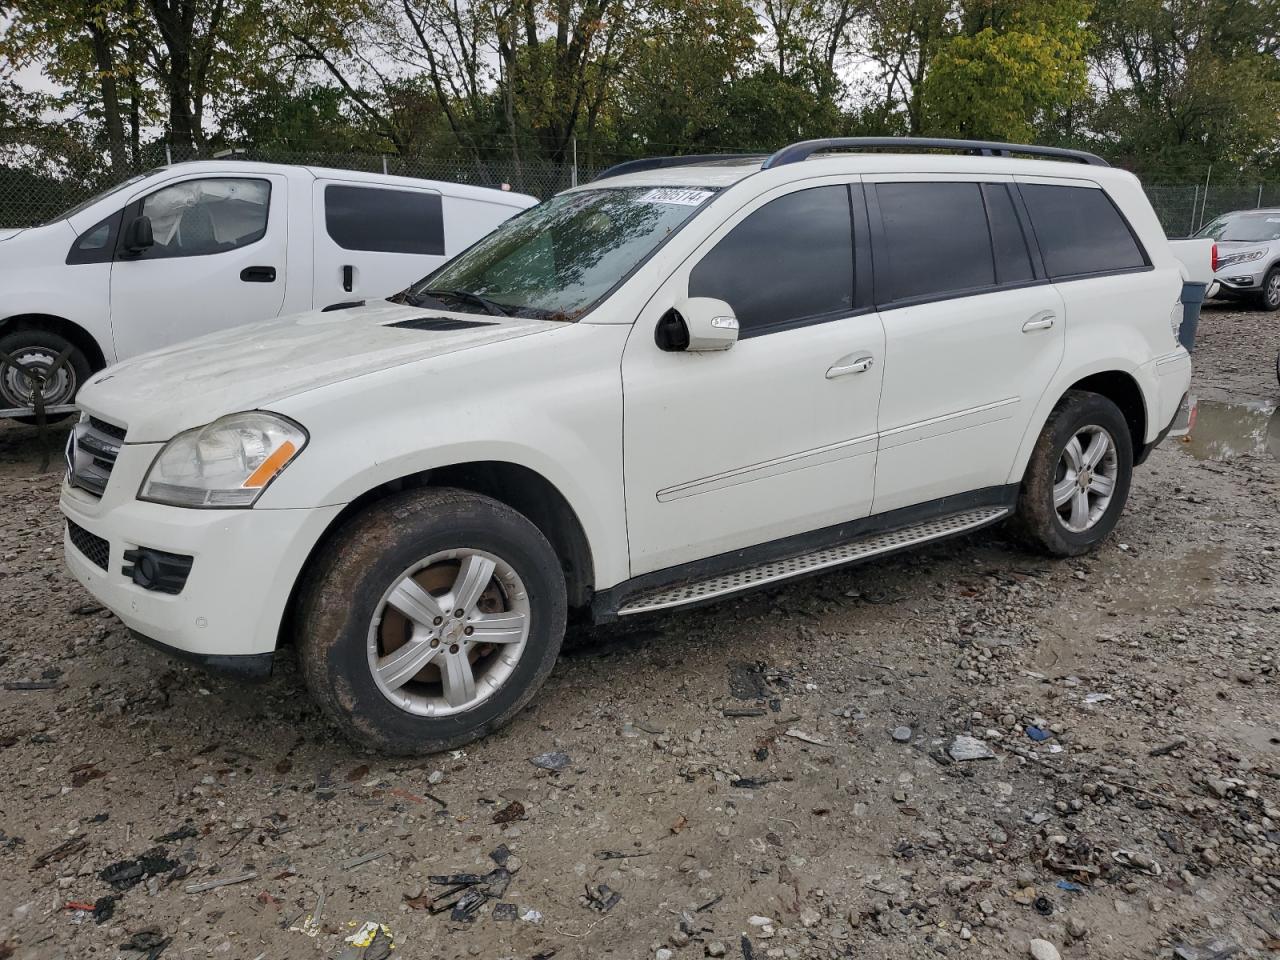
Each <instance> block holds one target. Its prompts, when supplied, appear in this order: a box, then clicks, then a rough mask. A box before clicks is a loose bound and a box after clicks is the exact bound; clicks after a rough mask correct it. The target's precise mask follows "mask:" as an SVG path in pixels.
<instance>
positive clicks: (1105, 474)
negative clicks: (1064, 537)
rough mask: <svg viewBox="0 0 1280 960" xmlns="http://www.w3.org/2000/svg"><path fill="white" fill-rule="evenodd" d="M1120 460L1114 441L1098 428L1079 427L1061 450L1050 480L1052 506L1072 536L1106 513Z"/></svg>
mask: <svg viewBox="0 0 1280 960" xmlns="http://www.w3.org/2000/svg"><path fill="white" fill-rule="evenodd" d="M1119 467H1120V458H1119V457H1118V456H1117V454H1116V444H1115V440H1114V439H1113V438H1112V436H1111V434H1110V433H1108V432H1107V431H1106V430H1105V429H1103V428H1102V427H1098V426H1085V427H1081V428H1080V429H1079V430H1077V431H1076V432H1075V434H1074V435H1073V436H1072V437H1071V439H1070V440H1069V441H1067V445H1066V446H1065V447H1063V449H1062V455H1061V456H1060V457H1059V459H1058V469H1057V474H1056V476H1055V477H1054V481H1053V507H1054V510H1055V511H1056V512H1057V514H1058V520H1059V521H1060V522H1061V523H1062V525H1063V526H1064V527H1066V528H1067V529H1068V530H1070V531H1071V532H1072V533H1084V532H1085V531H1086V530H1088V529H1089V528H1090V527H1092V526H1093V525H1094V524H1096V523H1097V522H1098V521H1099V520H1101V519H1102V515H1103V514H1105V513H1106V512H1107V507H1108V506H1109V505H1110V504H1111V496H1112V494H1113V493H1114V492H1115V488H1116V480H1117V477H1118V475H1119Z"/></svg>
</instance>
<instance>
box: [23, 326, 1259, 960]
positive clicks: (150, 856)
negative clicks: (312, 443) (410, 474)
mask: <svg viewBox="0 0 1280 960" xmlns="http://www.w3.org/2000/svg"><path fill="white" fill-rule="evenodd" d="M1278 322H1280V321H1277V318H1276V316H1275V315H1268V314H1260V313H1249V312H1243V313H1242V312H1231V311H1229V310H1227V309H1225V308H1222V307H1215V306H1212V305H1211V306H1210V307H1208V308H1207V309H1206V312H1205V317H1204V319H1203V321H1202V324H1201V333H1200V350H1199V352H1198V353H1197V370H1196V389H1197V391H1198V392H1199V394H1200V396H1201V398H1202V399H1203V400H1205V401H1206V402H1205V404H1204V406H1203V408H1202V412H1201V419H1200V423H1199V426H1198V427H1197V431H1196V435H1195V437H1194V438H1193V440H1192V441H1191V442H1190V443H1169V444H1167V445H1166V446H1165V447H1162V448H1161V449H1159V450H1158V451H1157V452H1156V453H1155V454H1154V455H1153V457H1152V458H1151V461H1150V462H1149V464H1148V465H1147V466H1146V467H1145V468H1143V469H1141V470H1140V471H1139V472H1138V474H1137V477H1136V480H1135V484H1134V488H1133V493H1132V496H1131V499H1130V502H1129V507H1128V511H1127V512H1126V514H1125V517H1124V519H1123V520H1122V521H1121V523H1120V526H1119V529H1118V531H1117V533H1116V535H1115V536H1114V537H1112V538H1111V540H1110V541H1109V542H1108V543H1107V544H1105V546H1104V547H1103V548H1102V549H1101V550H1100V551H1099V552H1098V553H1097V554H1096V555H1094V556H1091V557H1087V558H1083V559H1080V560H1072V561H1066V562H1051V561H1048V560H1045V559H1043V558H1040V557H1036V556H1032V555H1029V554H1026V553H1023V552H1020V551H1019V550H1017V549H1016V548H1015V547H1013V546H1012V545H1011V544H1010V543H1009V542H1008V541H1007V540H1006V539H1005V538H1004V537H1003V535H1002V534H1001V532H1000V531H999V530H998V529H997V530H994V531H989V532H985V533H982V534H979V535H975V536H971V537H968V538H965V539H960V540H955V541H951V542H947V543H944V544H941V545H938V546H937V547H934V548H931V549H925V550H921V551H917V552H915V553H911V554H905V555H901V556H898V557H896V558H894V559H891V560H889V561H887V562H883V563H879V564H873V565H866V566H862V567H856V568H852V569H849V570H846V571H842V572H837V573H834V574H831V575H828V576H823V577H818V578H814V579H809V580H805V581H802V582H799V583H796V584H794V585H791V586H788V587H786V588H783V589H776V590H772V591H767V592H764V593H757V594H755V595H752V596H749V597H746V598H744V599H740V600H736V601H730V602H725V603H722V604H719V605H717V606H712V607H706V608H702V609H698V610H694V611H688V612H684V613H674V614H670V615H666V616H655V617H652V618H649V619H648V620H646V621H645V622H643V623H636V624H627V625H626V626H625V627H610V628H608V629H597V630H593V631H587V630H581V629H579V630H577V631H575V632H574V633H573V634H572V635H571V637H570V640H569V644H568V648H567V650H566V653H565V655H564V657H563V659H562V661H561V663H560V664H559V666H558V667H557V669H556V672H555V674H554V675H553V676H552V678H551V680H550V682H549V683H548V685H547V688H546V689H545V690H544V691H543V693H542V694H541V696H540V697H539V698H538V699H537V701H536V702H535V705H534V706H533V707H531V708H530V709H529V710H528V711H527V712H526V713H525V714H524V715H523V716H522V717H521V718H519V719H518V720H517V721H516V722H515V723H514V724H513V725H512V726H511V727H509V728H507V729H506V730H504V731H503V732H501V733H499V734H496V735H494V736H492V737H490V738H489V739H488V740H486V741H484V742H482V743H478V744H474V745H472V746H471V747H470V748H468V749H467V750H465V751H459V752H456V753H452V754H448V755H441V756H437V757H434V758H430V759H428V760H426V761H422V762H404V761H389V760H386V759H383V758H380V757H378V756H373V755H369V754H365V753H362V752H361V751H359V750H357V749H355V748H353V747H352V746H351V745H350V744H349V743H347V742H346V741H344V740H343V739H342V738H341V737H340V736H339V735H338V734H337V733H336V731H335V730H334V729H333V728H332V727H331V726H330V725H329V724H328V723H327V722H326V721H325V720H324V719H323V718H322V717H321V716H320V715H319V713H318V712H317V711H316V709H314V708H313V707H312V706H311V704H310V703H309V702H308V700H307V697H306V695H305V693H304V691H303V690H302V688H301V685H300V682H299V678H298V672H297V670H296V668H295V666H294V664H293V661H292V657H291V656H290V655H289V654H287V653H286V654H285V655H284V656H282V657H281V664H280V667H279V668H278V669H277V671H276V675H275V676H274V677H273V678H272V679H271V680H270V681H269V682H268V683H266V684H263V685H258V686H249V685H244V684H240V683H237V682H234V681H231V680H226V679H222V678H219V677H215V676H211V675H207V674H204V673H202V672H200V671H198V670H195V669H192V668H189V667H187V666H185V665H182V664H180V663H178V662H176V661H173V660H170V659H168V658H166V657H164V656H163V655H161V654H158V653H155V652H153V651H151V650H149V649H146V648H144V647H141V646H139V645H138V644H137V643H135V642H133V641H131V640H130V639H129V637H128V636H127V635H126V632H125V630H124V629H123V628H122V627H121V625H120V624H119V623H118V622H117V621H116V620H115V619H114V618H113V617H112V616H111V615H110V614H108V613H106V612H105V611H102V610H101V609H99V608H98V607H97V606H96V605H95V604H94V603H93V602H92V601H91V599H90V598H89V597H88V596H87V595H86V594H85V593H84V592H83V591H82V590H81V589H80V588H79V587H78V585H76V584H75V582H74V581H72V580H71V579H70V577H69V576H68V575H67V574H65V573H64V572H63V569H62V563H61V559H62V558H61V553H62V548H61V532H60V531H61V522H60V519H59V516H58V514H57V509H56V505H55V503H56V499H57V487H58V482H59V479H60V474H61V469H60V453H59V452H58V451H59V445H60V443H61V441H62V439H63V437H64V434H65V431H63V430H59V431H54V437H53V438H52V440H51V447H52V450H53V455H52V463H51V466H50V468H49V469H48V470H47V471H44V472H41V471H40V469H39V467H40V449H39V446H38V444H37V438H36V434H35V431H34V430H33V429H32V428H29V427H23V426H19V425H16V424H4V425H2V426H0V498H2V502H3V503H4V504H5V507H6V509H5V511H4V518H3V520H0V523H2V524H3V540H2V543H3V546H2V548H0V550H2V553H0V602H2V603H3V608H4V609H5V610H6V611H7V612H8V616H7V618H6V620H5V623H4V628H3V630H0V682H2V683H3V684H4V686H3V690H2V692H0V958H6V957H9V956H11V955H12V956H14V957H18V958H24V960H25V958H31V960H35V958H40V960H46V958H64V957H67V958H70V957H90V956H93V957H125V958H130V960H141V958H150V960H154V958H155V957H157V956H160V955H161V954H162V955H163V957H164V960H173V958H178V957H206V956H209V957H219V958H222V957H225V958H228V960H255V958H262V960H267V958H271V960H275V958H292V957H302V958H305V957H324V958H333V957H346V958H354V957H363V958H367V960H376V958H378V957H381V956H385V951H386V946H387V941H386V934H380V935H378V936H377V937H376V938H375V939H374V941H373V943H372V944H371V945H369V946H368V947H361V946H355V945H351V944H349V943H348V942H347V938H348V937H352V936H353V935H355V939H356V940H357V941H359V940H360V937H359V936H358V935H357V933H358V929H359V928H360V927H361V926H362V925H363V924H365V923H366V922H373V923H375V924H381V925H383V928H384V929H385V931H386V932H387V933H389V934H390V935H391V936H392V937H393V939H394V943H395V951H394V953H393V954H392V956H393V957H395V956H399V957H412V958H454V957H484V958H501V957H513V958H522V960H524V958H548V957H551V956H555V957H557V958H601V957H617V958H645V957H657V958H659V960H661V958H667V957H671V958H673V960H681V958H695V957H703V956H713V957H714V956H727V957H733V958H737V957H747V958H753V957H754V958H762V957H788V958H799V957H803V958H809V957H819V958H826V957H833V958H834V957H860V958H861V957H877V958H878V957H894V958H897V957H904V958H905V957H923V956H933V955H935V954H942V955H952V956H954V955H959V954H964V953H969V954H972V955H974V956H980V957H1025V956H1027V955H1028V953H1029V944H1030V941H1031V940H1032V939H1033V938H1037V939H1043V940H1044V941H1047V944H1045V945H1036V946H1035V949H1036V950H1038V951H1040V953H1038V954H1035V955H1037V956H1040V957H1042V958H1043V957H1050V958H1051V957H1054V956H1057V955H1058V953H1056V952H1053V951H1060V953H1061V955H1062V956H1063V957H1067V958H1071V957H1080V958H1084V957H1088V958H1121V957H1126V958H1128V957H1132V958H1140V957H1164V956H1177V957H1180V958H1184V960H1185V958H1195V960H1207V958H1210V957H1226V956H1229V955H1231V951H1232V950H1234V955H1235V956H1237V957H1242V956H1258V957H1261V956H1266V955H1268V953H1269V951H1275V950H1277V949H1280V911H1278V910H1277V909H1276V907H1275V905H1276V903H1277V902H1280V896H1278V895H1280V809H1278V808H1280V710H1278V709H1277V706H1278V703H1280V653H1278V652H1277V628H1278V627H1280V592H1278V591H1277V562H1276V557H1277V553H1276V551H1277V548H1278V545H1280V514H1278V511H1277V503H1278V501H1280V464H1278V463H1277V462H1276V459H1275V453H1276V451H1278V450H1280V414H1275V413H1274V411H1275V406H1276V398H1277V395H1278V393H1280V390H1278V389H1277V384H1276V380H1275V371H1274V366H1273V365H1274V358H1275V353H1276V349H1277V347H1280V333H1278V332H1277V331H1278V328H1277V323H1278ZM1268 443H1270V447H1268ZM957 737H974V738H977V739H978V741H979V746H980V747H981V748H982V749H983V750H984V752H990V753H991V754H993V756H991V757H990V758H987V759H974V760H964V761H957V760H955V759H953V757H952V754H953V753H959V752H960V748H961V747H963V746H964V745H965V744H966V743H967V741H965V740H960V741H959V742H957V739H956V738H957ZM973 745H974V744H973V743H969V746H973ZM549 752H555V753H562V754H565V755H567V761H566V763H567V765H566V766H564V768H563V769H561V770H559V771H548V770H544V769H540V768H538V767H536V766H534V765H533V764H531V763H530V758H532V757H535V756H537V755H540V754H545V753H549ZM362 861H363V862H362ZM495 871H496V872H495ZM455 874H472V875H474V876H472V877H471V878H470V880H478V881H479V882H478V883H474V884H472V885H470V886H462V885H461V884H454V885H453V886H446V885H441V884H437V883H435V882H433V880H432V878H433V877H440V876H447V875H455ZM246 877H248V879H245V878H246ZM236 881H238V882H236ZM460 881H462V882H467V881H468V878H466V877H462V878H460ZM216 882H223V885H221V886H215V887H212V888H209V889H202V887H201V885H206V886H207V885H208V884H211V883H216ZM455 888H459V889H457V890H456V892H455V893H454V894H453V897H454V898H457V897H458V896H459V895H462V896H463V897H464V899H463V901H462V902H461V904H460V905H459V906H458V908H457V910H456V911H450V910H448V909H446V910H443V911H441V912H439V913H433V912H432V909H431V907H432V900H433V898H435V897H437V896H438V895H440V894H441V893H442V892H444V891H449V890H454V889H455ZM615 897H620V898H619V899H615ZM320 900H323V905H322V907H320V906H318V903H319V901H320ZM448 902H450V901H449V899H448V898H446V899H444V900H442V901H439V902H438V903H437V906H439V905H440V903H448ZM475 903H479V906H478V908H477V909H476V910H475V912H474V913H472V914H471V915H470V917H469V918H468V917H467V916H466V913H467V910H468V907H469V906H470V905H472V904H475ZM95 908H96V909H95ZM455 912H456V913H457V914H458V915H459V916H457V917H455V916H454V913H455ZM367 936H368V934H367V932H366V938H367ZM1050 945H1051V946H1050ZM1178 951H1181V952H1178ZM1224 951H1227V952H1224Z"/></svg>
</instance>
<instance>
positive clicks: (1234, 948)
mask: <svg viewBox="0 0 1280 960" xmlns="http://www.w3.org/2000/svg"><path fill="white" fill-rule="evenodd" d="M1239 952H1240V945H1239V944H1237V943H1232V942H1231V941H1230V940H1226V939H1223V938H1221V937H1215V938H1213V939H1211V940H1205V941H1204V942H1203V943H1200V944H1198V945H1196V946H1192V945H1191V944H1187V943H1180V944H1178V945H1177V946H1175V947H1174V948H1173V955H1174V957H1176V958H1177V960H1227V957H1230V956H1232V955H1234V954H1236V953H1239Z"/></svg>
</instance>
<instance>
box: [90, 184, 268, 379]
mask: <svg viewBox="0 0 1280 960" xmlns="http://www.w3.org/2000/svg"><path fill="white" fill-rule="evenodd" d="M287 203H288V182H287V181H286V180H285V178H284V177H282V176H279V175H276V174H256V173H255V174H246V175H245V176H226V175H213V176H205V177H187V178H183V179H181V180H177V181H174V182H171V183H168V184H166V185H164V186H162V187H159V188H158V189H153V190H151V191H150V192H148V193H146V194H145V195H142V196H139V197H137V198H135V199H134V200H133V201H132V202H131V203H130V204H129V206H128V207H126V208H125V211H124V220H123V223H124V225H125V229H127V227H128V224H129V223H130V222H131V221H132V220H134V219H135V218H136V217H138V216H145V217H147V218H149V219H150V220H151V229H152V232H153V234H154V236H155V244H154V245H153V246H151V247H149V248H147V249H145V250H142V251H138V252H131V251H127V250H123V249H121V248H120V247H119V246H117V248H116V254H115V262H114V263H113V265H112V268H111V329H112V336H113V337H114V339H115V344H116V354H117V356H118V358H119V359H122V360H123V359H125V358H126V357H131V356H134V355H135V354H139V353H144V352H146V351H148V350H155V349H158V348H160V347H165V346H168V345H170V344H172V343H178V342H180V341H183V340H190V339H191V338H193V337H198V336H201V335H202V334H206V333H212V332H214V331H216V330H222V329H225V328H227V327H234V326H239V325H240V324H244V323H252V322H254V321H258V320H266V319H269V318H270V317H274V316H275V315H276V314H277V313H278V312H279V310H280V305H281V304H282V303H283V302H284V287H285V283H284V278H285V255H286V250H287V240H288V225H287V213H288V211H287Z"/></svg>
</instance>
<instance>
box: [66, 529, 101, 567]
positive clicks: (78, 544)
mask: <svg viewBox="0 0 1280 960" xmlns="http://www.w3.org/2000/svg"><path fill="white" fill-rule="evenodd" d="M67 533H68V534H69V535H70V537H71V545H72V546H73V547H75V548H76V549H77V550H79V551H80V552H81V553H83V554H84V555H85V556H86V557H88V558H89V560H90V562H92V563H93V564H94V565H95V566H98V567H101V568H102V569H103V570H105V569H107V562H108V560H110V558H111V545H110V544H109V543H107V541H106V540H103V539H102V537H98V536H95V535H94V534H92V533H90V532H89V531H88V530H86V529H85V528H84V527H82V526H80V525H79V524H78V523H74V522H72V521H70V520H68V521H67Z"/></svg>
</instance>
